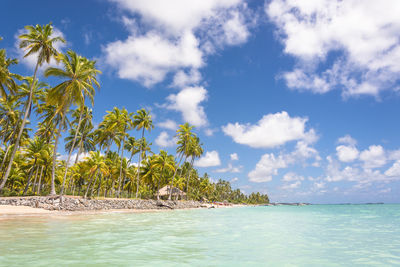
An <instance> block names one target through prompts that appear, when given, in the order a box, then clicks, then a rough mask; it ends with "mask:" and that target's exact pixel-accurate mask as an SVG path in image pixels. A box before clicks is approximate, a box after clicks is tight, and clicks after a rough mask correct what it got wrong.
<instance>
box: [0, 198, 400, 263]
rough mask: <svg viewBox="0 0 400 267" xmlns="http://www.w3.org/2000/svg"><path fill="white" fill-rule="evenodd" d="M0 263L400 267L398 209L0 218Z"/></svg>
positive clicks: (351, 207) (330, 207)
mask: <svg viewBox="0 0 400 267" xmlns="http://www.w3.org/2000/svg"><path fill="white" fill-rule="evenodd" d="M0 265H1V266H157V265H158V266H364V265H371V266H392V265H400V205H313V206H302V207H291V206H277V207H244V208H231V209H208V210H207V209H201V210H178V211H167V212H153V213H140V214H139V213H112V214H94V215H73V216H50V217H48V216H40V217H39V216H35V217H12V218H7V219H5V218H4V217H3V218H2V217H1V216H0Z"/></svg>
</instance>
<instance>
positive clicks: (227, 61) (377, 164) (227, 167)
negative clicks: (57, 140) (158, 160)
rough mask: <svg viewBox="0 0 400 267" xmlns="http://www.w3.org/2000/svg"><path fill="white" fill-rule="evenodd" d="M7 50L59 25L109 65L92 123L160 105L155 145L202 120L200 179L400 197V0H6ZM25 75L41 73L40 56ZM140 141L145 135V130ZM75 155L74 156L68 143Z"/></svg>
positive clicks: (360, 198) (328, 197) (307, 192)
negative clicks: (21, 36) (38, 27)
mask: <svg viewBox="0 0 400 267" xmlns="http://www.w3.org/2000/svg"><path fill="white" fill-rule="evenodd" d="M3 8H4V10H6V12H5V14H3V15H2V16H1V17H0V23H1V25H2V27H1V30H0V36H2V37H3V38H4V40H3V41H2V42H1V43H0V45H1V47H4V48H6V49H7V52H8V55H10V56H13V57H17V58H21V54H22V52H21V51H19V50H18V49H17V46H16V44H17V40H16V36H17V35H18V33H19V32H21V31H22V30H23V27H24V26H25V25H29V24H46V23H48V22H50V21H52V22H53V25H54V27H55V29H56V31H55V32H56V33H57V34H61V35H63V36H64V38H65V39H66V40H67V44H66V46H60V47H59V49H60V50H61V51H66V50H68V49H72V50H75V51H77V52H78V53H80V54H82V55H84V56H86V57H88V58H94V59H96V60H97V62H98V67H99V68H100V69H101V70H102V71H103V74H102V75H101V77H100V81H101V89H100V91H99V92H98V93H97V94H96V98H95V106H94V120H95V122H96V123H99V122H100V121H101V119H102V117H103V116H104V114H105V111H106V110H111V109H112V108H113V107H114V106H117V107H120V108H122V107H126V108H127V109H128V110H129V111H136V110H137V109H139V108H142V107H144V108H148V109H150V110H151V112H152V114H153V118H154V123H155V125H156V127H155V129H154V130H153V131H152V132H151V133H150V134H148V135H147V136H148V137H149V138H150V139H151V141H152V142H153V147H152V149H153V151H155V152H157V151H158V150H159V149H166V150H168V151H170V152H171V153H173V152H174V150H175V147H174V146H173V145H171V144H172V141H173V139H172V137H173V135H174V129H176V125H178V124H182V123H184V122H186V121H188V122H189V123H191V124H194V125H196V132H197V134H198V135H199V136H200V138H201V140H202V142H203V144H204V150H205V154H204V156H203V158H201V159H200V160H198V161H197V162H196V165H197V166H198V169H199V171H200V173H201V174H202V173H204V172H207V173H208V174H209V175H210V176H211V177H212V178H213V179H219V178H222V179H226V180H230V181H231V182H232V185H233V187H234V188H240V189H241V190H243V191H244V192H246V193H250V192H252V191H260V192H265V193H268V194H269V195H270V198H271V200H272V201H305V202H312V203H338V202H377V201H383V202H399V201H400V199H399V195H400V189H399V188H400V187H399V184H400V183H399V181H400V142H399V134H398V133H399V130H400V127H399V119H398V114H400V107H399V100H400V98H399V89H400V87H399V85H400V84H399V78H398V77H400V76H399V74H400V44H399V37H400V34H399V32H400V31H399V29H400V19H399V17H398V14H399V13H400V12H399V11H400V4H399V2H398V1H396V0H393V1H389V0H387V1H379V3H378V1H363V2H362V5H361V4H360V1H352V0H349V1H332V0H331V1H328V0H325V1H324V0H321V1H289V0H287V1H285V0H272V1H266V2H263V1H255V0H254V1H253V0H251V1H242V0H221V1H212V0H198V1H197V0H196V1H195V0H194V1H184V0H171V1H164V0H147V1H139V0H131V1H130V0H110V1H107V0H90V1H89V0H87V1H76V0H71V1H69V4H68V5H65V3H64V2H63V1H50V0H49V1H45V0H42V1H40V5H39V4H38V3H37V2H35V1H27V0H26V1H22V0H21V1H7V2H6V3H4V4H3ZM20 62H21V64H19V65H18V66H17V67H15V69H14V71H15V72H18V73H22V74H25V75H31V73H32V62H34V59H30V60H21V61H20ZM131 134H132V135H138V134H137V133H135V132H134V131H132V133H131ZM59 152H60V153H61V154H65V152H64V151H63V150H60V151H59Z"/></svg>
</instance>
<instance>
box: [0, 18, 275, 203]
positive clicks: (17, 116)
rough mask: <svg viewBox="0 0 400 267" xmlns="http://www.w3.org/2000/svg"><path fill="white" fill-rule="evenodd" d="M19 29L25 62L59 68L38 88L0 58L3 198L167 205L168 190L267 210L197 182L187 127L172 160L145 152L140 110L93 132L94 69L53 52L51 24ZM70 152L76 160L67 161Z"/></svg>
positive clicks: (227, 187)
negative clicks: (60, 196)
mask: <svg viewBox="0 0 400 267" xmlns="http://www.w3.org/2000/svg"><path fill="white" fill-rule="evenodd" d="M26 29H27V33H25V34H22V35H21V36H20V39H21V43H20V47H21V48H23V49H25V50H26V54H25V57H27V56H30V55H33V54H37V55H38V61H37V66H41V65H43V64H46V63H49V62H50V59H51V58H55V59H56V60H58V61H59V62H61V66H62V67H61V68H53V67H50V68H47V69H46V71H45V73H44V74H45V77H46V78H47V77H50V76H52V77H54V78H55V79H52V81H56V84H47V83H45V82H44V81H39V80H38V79H36V71H35V73H34V75H33V76H32V77H21V76H19V75H17V74H13V73H11V72H10V71H9V67H11V66H12V65H15V64H17V63H18V62H17V60H14V59H9V58H7V56H6V51H5V50H4V49H1V50H0V140H1V145H2V146H1V147H0V162H1V165H0V183H1V184H3V185H4V188H3V190H2V192H1V194H2V195H3V196H17V195H18V196H20V195H46V194H49V193H53V194H54V192H60V193H63V192H65V193H66V194H71V195H79V196H85V197H127V198H131V197H140V198H144V199H158V198H160V197H164V198H166V197H168V196H160V195H159V194H158V193H159V191H160V189H161V188H163V187H165V186H167V185H172V186H175V187H177V188H179V189H180V190H181V191H184V192H186V194H187V198H188V199H193V200H199V201H220V202H222V201H228V202H231V203H248V204H260V203H268V202H269V199H268V196H267V195H266V194H265V195H262V194H260V193H251V194H250V195H249V196H247V195H245V194H244V193H243V192H241V191H240V190H239V189H232V187H231V184H230V183H229V182H228V181H224V180H218V182H213V181H212V180H211V179H210V177H209V176H208V175H207V174H204V175H203V176H202V177H201V176H200V175H199V173H198V171H197V170H196V169H195V168H193V163H194V161H195V159H196V158H199V157H201V155H202V154H203V147H202V146H203V144H202V143H201V141H200V139H199V138H198V137H197V135H196V133H195V132H194V127H193V126H191V125H190V124H189V123H185V124H183V125H180V126H179V128H178V129H177V131H176V139H177V149H176V154H175V155H171V154H168V153H167V152H166V151H163V150H161V151H160V152H159V153H153V152H152V149H151V146H152V144H151V142H150V141H149V140H147V139H146V137H145V136H144V135H145V132H146V131H151V130H152V129H153V128H154V124H153V120H152V116H151V114H150V112H149V111H148V110H146V109H139V110H137V111H136V112H129V111H128V110H127V109H125V108H122V109H120V108H117V107H114V108H113V109H112V110H111V111H107V112H106V115H105V116H104V117H103V120H102V121H101V122H100V124H99V125H98V126H97V127H95V126H94V124H93V121H92V120H93V114H92V107H93V104H94V95H95V89H96V88H99V87H100V84H99V82H98V81H97V76H98V75H99V74H100V71H99V70H97V69H96V66H95V64H96V62H95V61H93V60H89V59H87V58H85V57H83V56H81V55H78V54H77V53H75V52H74V51H68V52H67V53H65V54H61V53H59V52H58V51H56V50H55V49H54V47H53V44H54V43H55V42H57V41H61V42H65V41H64V40H63V39H62V38H61V37H54V38H53V37H52V29H53V28H52V25H51V24H48V25H43V26H41V25H36V26H27V27H26ZM57 81H58V83H57ZM88 100H89V101H88ZM87 104H91V106H92V107H89V106H88V105H87ZM31 115H32V116H34V117H35V119H36V120H35V121H37V122H38V123H37V125H32V128H33V130H32V129H29V128H27V127H25V124H26V125H29V124H30V121H29V118H30V116H31ZM65 130H67V134H66V136H64V137H65V139H64V144H65V153H66V154H67V155H68V158H65V157H64V156H62V157H59V156H57V154H56V151H57V143H58V139H59V138H60V136H62V132H63V131H65ZM135 130H136V131H137V132H136V131H135ZM14 150H15V151H14ZM14 152H15V153H14ZM73 152H75V153H76V156H75V158H73V157H71V155H73V154H72V153H73ZM124 153H126V154H125V155H128V156H124ZM7 166H10V168H8V167H7ZM5 174H6V175H5ZM169 197H171V195H170V196H169Z"/></svg>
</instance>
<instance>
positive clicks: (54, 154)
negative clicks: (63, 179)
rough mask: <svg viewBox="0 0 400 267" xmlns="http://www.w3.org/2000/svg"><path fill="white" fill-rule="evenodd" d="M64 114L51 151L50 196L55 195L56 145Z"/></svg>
mask: <svg viewBox="0 0 400 267" xmlns="http://www.w3.org/2000/svg"><path fill="white" fill-rule="evenodd" d="M65 116H66V115H65V113H64V112H63V114H62V119H61V122H60V124H59V126H58V132H57V136H56V141H55V142H54V150H53V167H52V169H51V190H50V195H55V194H56V188H55V184H54V180H55V176H56V165H57V145H58V139H59V138H60V136H61V129H62V126H63V124H64V119H65Z"/></svg>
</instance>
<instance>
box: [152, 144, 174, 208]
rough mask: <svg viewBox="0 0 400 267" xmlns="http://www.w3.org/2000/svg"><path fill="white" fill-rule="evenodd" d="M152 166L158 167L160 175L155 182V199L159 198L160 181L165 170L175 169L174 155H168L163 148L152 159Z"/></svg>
mask: <svg viewBox="0 0 400 267" xmlns="http://www.w3.org/2000/svg"><path fill="white" fill-rule="evenodd" d="M154 166H155V167H157V168H159V169H160V170H161V171H160V176H159V177H158V184H157V200H160V183H161V178H162V177H163V175H164V171H165V170H170V171H175V159H174V156H172V155H168V153H167V152H166V151H164V150H161V151H160V153H159V154H158V155H157V157H156V158H155V159H154Z"/></svg>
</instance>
